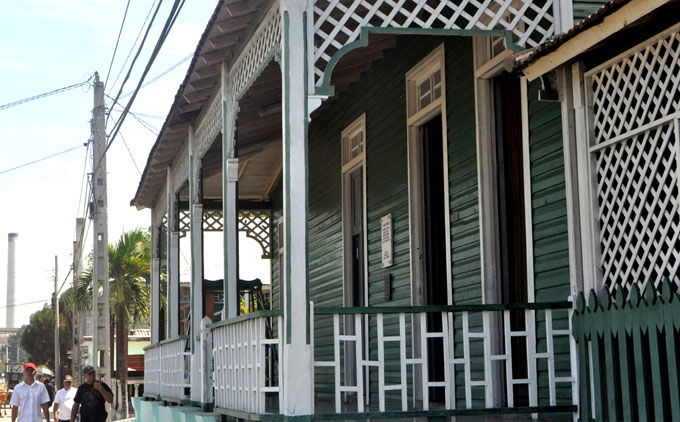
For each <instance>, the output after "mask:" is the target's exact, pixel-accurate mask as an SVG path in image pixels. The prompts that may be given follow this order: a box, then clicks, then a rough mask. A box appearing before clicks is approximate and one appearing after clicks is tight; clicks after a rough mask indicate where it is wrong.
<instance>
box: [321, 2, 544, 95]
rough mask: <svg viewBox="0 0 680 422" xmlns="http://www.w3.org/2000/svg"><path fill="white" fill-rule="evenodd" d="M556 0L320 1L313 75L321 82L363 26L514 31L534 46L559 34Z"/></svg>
mask: <svg viewBox="0 0 680 422" xmlns="http://www.w3.org/2000/svg"><path fill="white" fill-rule="evenodd" d="M554 4H555V0H545V1H535V0H331V1H328V0H316V1H315V2H314V58H313V60H314V75H315V78H316V79H315V82H316V84H317V85H318V84H319V82H320V81H321V80H322V79H323V76H324V72H325V71H326V67H327V65H328V62H329V61H330V60H331V57H333V54H335V53H336V52H337V51H338V50H339V49H341V48H342V47H344V46H346V45H347V44H349V43H351V42H353V41H356V40H357V39H358V38H359V35H360V34H361V28H362V27H374V28H424V29H468V30H505V31H512V33H513V35H514V37H513V38H514V39H515V43H516V44H518V45H520V46H523V47H535V46H536V45H538V44H540V43H541V42H543V41H545V40H546V39H547V38H549V37H550V36H551V35H553V34H554V32H555V25H554V11H553V7H554Z"/></svg>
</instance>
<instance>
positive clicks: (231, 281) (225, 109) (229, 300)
mask: <svg viewBox="0 0 680 422" xmlns="http://www.w3.org/2000/svg"><path fill="white" fill-rule="evenodd" d="M221 80H222V216H223V218H224V229H223V234H224V310H223V315H224V318H225V319H228V318H234V317H236V315H237V313H238V312H237V311H238V291H237V283H238V216H237V212H238V210H237V206H238V190H237V182H238V159H237V158H234V143H235V136H234V135H235V132H234V131H235V123H236V122H235V120H236V113H237V105H236V103H235V101H234V99H233V96H232V90H231V85H230V84H229V71H228V69H227V68H226V66H224V65H223V66H222V79H221Z"/></svg>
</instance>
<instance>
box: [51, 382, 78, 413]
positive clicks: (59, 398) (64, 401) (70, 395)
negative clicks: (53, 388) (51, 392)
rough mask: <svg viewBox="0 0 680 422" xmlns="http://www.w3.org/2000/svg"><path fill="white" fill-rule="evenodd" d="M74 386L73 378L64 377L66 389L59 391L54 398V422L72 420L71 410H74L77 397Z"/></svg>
mask: <svg viewBox="0 0 680 422" xmlns="http://www.w3.org/2000/svg"><path fill="white" fill-rule="evenodd" d="M72 385H73V377H71V376H70V375H66V376H65V377H64V388H62V389H61V390H59V391H57V395H56V396H55V397H54V412H53V413H54V422H69V421H70V420H71V409H73V399H74V398H75V397H76V388H71V386H72Z"/></svg>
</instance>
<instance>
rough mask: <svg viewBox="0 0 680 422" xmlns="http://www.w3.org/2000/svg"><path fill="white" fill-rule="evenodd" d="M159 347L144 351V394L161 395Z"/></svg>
mask: <svg viewBox="0 0 680 422" xmlns="http://www.w3.org/2000/svg"><path fill="white" fill-rule="evenodd" d="M160 353H161V348H160V346H150V347H148V348H147V349H146V350H144V394H147V395H155V396H158V395H160V394H161V380H160V375H161V361H160Z"/></svg>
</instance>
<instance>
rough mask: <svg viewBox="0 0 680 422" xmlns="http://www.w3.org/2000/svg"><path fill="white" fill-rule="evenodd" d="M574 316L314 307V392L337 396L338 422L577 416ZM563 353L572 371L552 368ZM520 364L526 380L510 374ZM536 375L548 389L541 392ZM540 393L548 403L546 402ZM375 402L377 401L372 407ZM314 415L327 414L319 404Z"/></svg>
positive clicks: (483, 309) (491, 309)
mask: <svg viewBox="0 0 680 422" xmlns="http://www.w3.org/2000/svg"><path fill="white" fill-rule="evenodd" d="M570 312H571V302H551V303H529V304H510V305H454V306H410V307H362V308H357V307H354V308H315V307H314V305H313V304H311V305H310V313H311V321H312V327H311V332H312V333H313V335H312V336H311V337H312V345H313V347H314V352H315V358H314V366H315V367H316V368H317V369H316V371H315V372H316V375H315V392H316V395H317V396H319V395H321V394H324V393H326V394H327V395H330V396H331V398H330V400H331V401H332V406H330V409H332V410H330V409H329V410H330V412H334V414H331V415H328V416H330V417H332V418H333V417H340V416H341V415H342V417H345V418H348V419H353V418H360V419H364V418H367V417H370V418H385V417H409V416H432V415H435V416H455V415H466V414H470V415H471V414H485V413H489V414H491V413H493V414H499V413H544V412H551V413H552V412H575V411H576V406H575V405H574V403H576V402H577V396H575V394H576V391H575V390H576V388H577V382H576V379H577V375H576V369H577V368H576V367H575V365H574V364H573V362H572V359H571V357H572V356H573V353H572V350H573V349H574V348H575V345H574V344H573V341H572V340H573V338H572V337H571V327H570V324H569V321H570V318H569V314H570ZM558 313H559V317H557V316H556V314H558ZM329 319H330V321H329ZM320 323H321V324H323V325H324V328H323V329H319V328H318V324H320ZM315 325H317V328H316V329H315ZM326 332H330V333H331V336H330V337H329V336H328V335H327V334H325V333H326ZM357 333H359V334H357ZM315 337H316V338H315ZM494 338H495V339H498V340H497V341H494V340H493V339H494ZM559 338H561V340H560V341H559V344H560V346H561V347H560V350H556V347H555V345H556V339H559ZM319 340H320V341H321V342H322V343H323V344H319ZM518 342H519V343H520V349H521V350H519V351H518V348H517V345H516V343H518ZM473 344H474V345H473ZM369 345H370V347H369ZM471 346H472V347H471ZM558 354H559V355H560V358H561V359H562V362H564V360H565V357H566V361H567V362H569V367H568V368H564V367H563V366H562V367H561V368H557V367H556V356H557V355H558ZM432 359H434V360H440V361H441V362H442V363H441V364H440V366H439V367H435V368H436V369H437V370H441V371H443V374H438V375H436V374H435V378H436V379H432V380H431V379H429V377H430V374H433V372H432V368H429V366H430V364H431V363H432V364H434V363H433V362H432V361H431V360H432ZM518 360H521V361H522V365H526V366H525V367H524V370H523V372H524V374H522V375H519V374H518V373H516V372H514V371H515V368H516V367H517V366H516V365H513V361H514V362H518ZM539 362H541V364H540V365H539ZM520 366H521V365H520ZM539 366H540V367H541V368H542V369H539ZM329 371H330V374H328V372H329ZM388 371H390V372H391V374H390V376H389V377H388V376H387V372H388ZM539 372H541V374H540V375H541V376H545V378H547V386H541V387H539ZM319 373H322V374H321V375H319ZM319 384H323V385H319ZM329 384H331V385H332V388H330V391H329V388H328V385H329ZM324 385H325V386H326V388H325V389H324V388H323V386H324ZM518 385H525V386H526V387H523V388H524V389H525V391H527V390H528V391H527V392H528V403H526V402H525V403H521V401H523V400H522V399H526V397H523V398H520V397H517V396H516V395H515V391H518V390H516V386H518ZM559 387H563V388H562V389H561V390H563V391H560V392H561V393H562V396H561V397H560V399H558V390H559V389H560V388H559ZM437 388H438V389H439V390H440V391H441V390H444V394H443V397H441V395H440V397H437V398H433V397H431V394H432V392H435V389H437ZM480 390H481V392H482V394H478V393H479V392H480ZM539 390H541V391H540V392H541V393H542V394H541V395H542V396H543V397H545V396H547V397H545V398H544V399H541V400H540V401H539ZM546 390H547V391H546ZM564 390H566V395H567V397H568V399H566V400H565V398H564V396H565V391H564ZM461 393H462V394H461ZM476 393H477V394H476ZM372 396H373V397H372ZM376 396H377V403H373V402H371V401H372V400H375V398H376ZM350 403H351V404H350ZM527 404H528V405H527ZM315 413H316V414H320V413H324V411H323V410H322V409H319V406H318V405H317V409H316V411H315ZM323 416H326V415H323Z"/></svg>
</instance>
